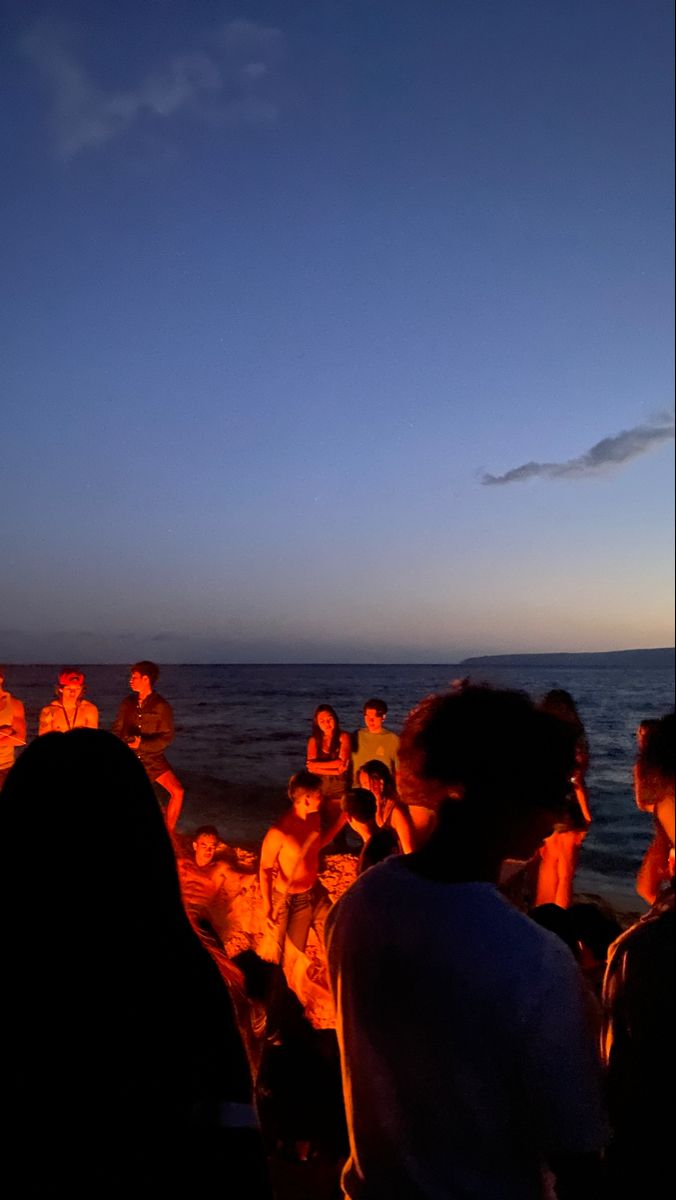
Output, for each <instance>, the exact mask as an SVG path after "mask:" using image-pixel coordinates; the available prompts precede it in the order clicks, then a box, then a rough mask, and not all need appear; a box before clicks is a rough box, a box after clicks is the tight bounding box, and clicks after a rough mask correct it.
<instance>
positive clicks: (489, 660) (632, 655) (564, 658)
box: [456, 646, 675, 670]
mask: <svg viewBox="0 0 676 1200" xmlns="http://www.w3.org/2000/svg"><path fill="white" fill-rule="evenodd" d="M674 662H675V658H674V647H673V646H661V647H659V648H658V649H655V650H599V651H591V652H585V653H581V654H565V653H564V654H480V655H476V656H475V657H473V658H463V660H462V662H459V663H457V664H456V665H457V666H459V667H484V666H486V667H488V666H490V667H639V668H642V669H644V670H645V669H647V668H650V667H662V668H672V669H673V667H674Z"/></svg>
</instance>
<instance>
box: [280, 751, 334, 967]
mask: <svg viewBox="0 0 676 1200" xmlns="http://www.w3.org/2000/svg"><path fill="white" fill-rule="evenodd" d="M288 795H289V800H290V801H291V808H290V809H289V810H288V811H287V812H286V813H284V815H283V816H282V817H280V819H279V821H277V822H276V824H274V825H272V826H271V827H270V829H268V832H267V833H266V835H265V837H264V839H263V845H262V847H261V859H260V885H261V896H262V900H263V922H264V926H265V927H266V932H267V933H269V934H270V935H271V937H272V940H273V941H274V943H275V957H274V959H273V961H274V962H281V961H282V957H283V953H284V939H285V937H287V936H288V938H289V939H290V941H291V942H293V944H294V946H295V947H296V948H297V949H298V950H301V951H303V952H304V951H305V947H306V945H307V939H308V934H309V932H310V926H312V928H313V929H314V930H315V933H316V934H317V937H318V940H319V941H320V943H321V944H323V936H322V935H323V929H324V921H325V919H326V914H327V912H328V911H329V908H330V907H331V900H330V897H329V894H328V892H327V891H326V889H325V888H324V886H323V885H322V884H321V883H320V881H319V851H320V850H321V849H322V847H323V846H326V845H328V843H329V842H330V841H331V839H332V838H333V836H334V834H335V832H336V829H335V825H334V826H332V827H331V828H329V829H327V830H326V831H325V832H324V833H322V829H321V824H320V819H319V809H320V806H321V801H322V784H321V780H320V779H319V777H318V776H317V775H312V774H311V773H310V772H309V771H299V772H298V773H297V774H296V775H292V776H291V779H290V780H289V788H288ZM339 819H340V823H341V824H343V823H344V820H345V818H344V816H343V814H342V813H341V815H340V818H339Z"/></svg>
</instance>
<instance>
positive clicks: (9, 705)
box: [0, 667, 26, 791]
mask: <svg viewBox="0 0 676 1200" xmlns="http://www.w3.org/2000/svg"><path fill="white" fill-rule="evenodd" d="M25 744H26V712H25V710H24V706H23V704H22V703H21V701H20V700H16V699H15V698H14V696H12V695H11V694H10V693H9V692H6V691H5V668H4V667H0V791H1V790H2V787H3V784H4V782H5V780H6V778H7V773H8V771H9V768H10V767H11V766H12V764H13V763H14V747H15V746H25Z"/></svg>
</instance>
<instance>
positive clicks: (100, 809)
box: [0, 729, 272, 1200]
mask: <svg viewBox="0 0 676 1200" xmlns="http://www.w3.org/2000/svg"><path fill="white" fill-rule="evenodd" d="M113 806H114V808H115V814H116V818H117V819H116V820H115V821H111V820H110V812H111V808H112V807H113ZM0 810H1V812H2V832H3V836H4V839H5V847H6V849H7V850H8V851H9V847H10V846H15V845H16V844H17V838H21V837H25V836H30V841H31V846H32V863H33V866H34V867H35V871H36V878H37V879H39V880H40V885H39V887H27V886H26V881H27V877H26V868H25V863H24V862H23V861H22V856H21V855H17V854H9V852H8V853H7V854H6V855H5V863H4V866H3V870H2V873H1V877H0V894H1V902H0V925H1V927H2V947H3V959H4V964H5V967H6V970H7V974H6V977H5V979H4V981H3V1010H2V1033H1V1034H0V1045H1V1046H2V1082H3V1089H4V1099H5V1110H6V1111H7V1116H6V1118H5V1120H4V1122H3V1126H4V1128H3V1133H4V1138H3V1151H2V1153H3V1159H2V1161H3V1170H5V1169H6V1170H7V1171H8V1172H9V1173H10V1174H9V1176H8V1178H11V1179H12V1185H11V1188H10V1190H11V1193H12V1196H13V1197H15V1200H32V1198H33V1197H37V1196H43V1197H49V1196H52V1197H55V1196H68V1197H69V1200H90V1198H91V1197H95V1196H100V1197H112V1196H125V1195H127V1196H151V1195H157V1196H190V1195H194V1196H216V1195H222V1196H231V1197H233V1196H239V1195H245V1196H246V1197H247V1200H272V1196H271V1186H270V1177H269V1172H268V1169H267V1165H266V1161H265V1154H264V1145H263V1141H262V1137H261V1132H260V1128H259V1122H258V1117H257V1113H256V1108H255V1104H254V1094H253V1080H252V1076H251V1071H250V1068H249V1064H248V1062H247V1058H246V1055H245V1052H244V1047H243V1044H242V1039H241V1036H240V1033H239V1030H238V1027H237V1023H236V1020H235V1013H234V1010H233V1005H232V1002H231V999H230V995H229V991H228V988H227V986H226V984H225V982H224V981H223V979H222V977H221V975H220V974H219V970H218V967H217V964H216V963H215V962H214V961H213V959H212V958H211V956H210V954H209V952H208V950H207V949H205V947H204V946H203V945H202V944H201V943H200V940H199V938H198V937H197V935H196V933H195V932H194V930H193V929H192V927H191V925H190V922H189V920H188V918H187V916H186V913H185V911H184V908H183V905H182V903H181V894H180V891H179V883H178V877H177V872H176V861H175V856H174V852H173V848H172V845H171V842H170V839H169V836H168V833H167V830H166V827H165V824H164V821H163V819H162V816H161V814H160V812H159V809H158V805H157V801H156V799H155V796H154V794H153V790H152V787H151V784H150V783H149V781H148V778H147V775H146V773H145V771H144V770H143V769H142V767H141V765H140V763H139V762H138V760H137V758H136V757H135V756H134V754H133V753H131V752H130V751H129V750H128V749H127V748H126V747H125V746H124V745H123V744H122V743H121V742H120V741H119V740H118V739H117V738H115V737H113V735H112V734H111V733H108V732H105V731H103V730H97V729H74V730H70V731H68V732H67V733H47V734H45V735H44V736H43V737H38V738H36V739H35V740H34V741H33V742H32V743H31V744H30V745H29V746H28V748H27V749H26V751H25V752H24V753H23V754H22V755H21V757H20V759H19V760H18V761H17V763H16V764H15V765H14V767H13V768H12V770H11V771H10V773H9V776H8V778H7V783H6V785H5V789H4V791H3V793H2V797H1V799H0ZM93 847H96V852H95V853H94V852H93V850H92V848H93ZM68 864H70V865H71V866H72V864H77V870H73V869H68ZM19 898H20V900H19ZM37 1013H39V1019H37V1020H36V1014H37ZM47 1114H48V1115H47Z"/></svg>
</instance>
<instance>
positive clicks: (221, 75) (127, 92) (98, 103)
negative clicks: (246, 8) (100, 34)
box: [21, 21, 285, 159]
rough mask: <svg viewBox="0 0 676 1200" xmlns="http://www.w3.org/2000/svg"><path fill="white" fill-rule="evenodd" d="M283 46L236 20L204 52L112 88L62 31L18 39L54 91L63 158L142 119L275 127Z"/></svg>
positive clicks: (40, 30) (265, 30) (45, 28)
mask: <svg viewBox="0 0 676 1200" xmlns="http://www.w3.org/2000/svg"><path fill="white" fill-rule="evenodd" d="M284 46H285V43H284V36H283V34H282V33H281V32H280V30H278V29H274V28H271V27H266V26H262V25H257V24H255V23H254V22H252V21H231V22H229V23H228V24H227V25H225V26H224V27H223V28H222V29H220V30H218V31H217V32H216V33H215V34H212V35H211V36H210V37H209V38H208V39H206V41H205V45H204V47H203V48H202V49H201V50H196V51H194V52H192V53H189V54H178V55H176V56H174V57H172V58H170V59H168V60H166V61H165V62H164V63H162V64H160V65H158V66H156V67H155V68H153V69H152V70H149V71H148V72H147V73H146V74H145V75H144V76H143V78H141V79H140V80H139V81H137V82H136V83H135V85H134V86H132V87H129V88H125V89H122V90H119V91H110V90H105V89H104V88H102V87H100V86H99V85H98V84H97V83H96V81H95V80H94V79H92V78H91V76H90V75H89V74H88V72H87V71H86V69H85V67H84V66H83V65H82V62H81V61H80V60H79V58H78V54H77V52H76V49H75V46H74V42H73V37H72V34H71V33H70V31H68V30H66V29H65V28H64V27H62V26H58V25H56V24H54V23H47V22H41V23H39V24H37V25H35V26H33V28H32V29H30V30H29V32H28V33H27V34H26V35H25V36H24V37H23V39H22V42H21V48H22V50H23V52H24V53H25V54H26V55H27V56H28V58H29V59H30V61H31V62H32V63H33V65H34V66H35V68H36V69H37V70H38V71H39V72H40V74H41V75H42V76H43V78H44V79H45V80H46V81H47V84H48V86H49V88H50V92H51V97H52V111H51V121H52V127H53V133H54V141H55V148H56V151H57V153H58V154H59V155H60V156H61V157H63V158H66V159H68V158H72V157H74V155H76V154H78V153H80V152H81V151H83V150H88V149H92V148H94V147H96V146H101V145H103V144H104V143H105V142H109V141H112V140H113V139H115V138H119V137H121V136H123V135H124V134H125V133H127V132H128V131H129V130H130V129H131V128H132V126H133V125H134V124H135V123H136V122H137V121H138V120H139V119H140V118H142V117H145V116H150V117H152V118H154V119H156V120H162V121H166V120H167V119H168V118H170V117H172V116H174V115H175V114H177V113H179V112H181V111H190V112H191V113H192V114H193V115H194V116H195V117H197V118H198V119H199V118H206V117H208V118H209V119H211V120H214V119H217V120H219V121H222V122H223V123H236V124H240V123H241V124H270V123H273V122H274V121H275V120H276V118H277V111H278V106H277V102H276V99H275V95H274V89H273V87H272V86H271V73H272V72H273V70H274V68H275V67H276V66H277V65H278V64H279V62H280V61H281V59H282V58H283V55H284Z"/></svg>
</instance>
